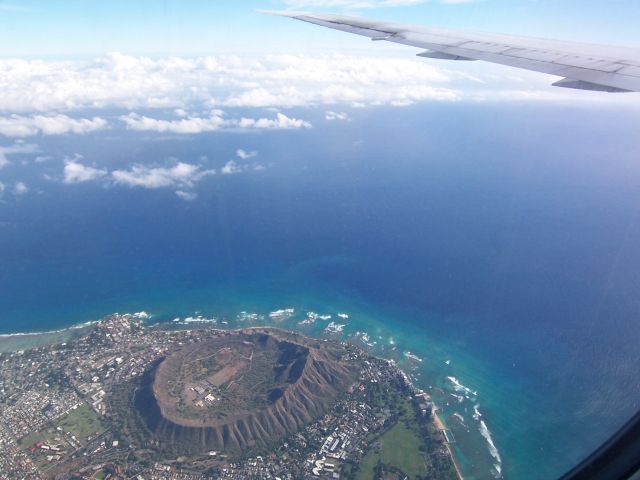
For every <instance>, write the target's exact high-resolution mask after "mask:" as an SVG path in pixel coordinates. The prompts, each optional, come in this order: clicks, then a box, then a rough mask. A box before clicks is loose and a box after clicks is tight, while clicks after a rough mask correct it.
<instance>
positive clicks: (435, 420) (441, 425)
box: [433, 404, 464, 480]
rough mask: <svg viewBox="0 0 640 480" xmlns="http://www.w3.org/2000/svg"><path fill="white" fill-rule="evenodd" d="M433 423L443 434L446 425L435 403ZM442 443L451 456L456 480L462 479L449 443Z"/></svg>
mask: <svg viewBox="0 0 640 480" xmlns="http://www.w3.org/2000/svg"><path fill="white" fill-rule="evenodd" d="M433 423H434V425H435V426H436V428H437V429H438V430H439V431H440V432H442V434H443V435H444V431H445V430H446V429H447V427H446V426H445V424H444V422H443V421H442V419H441V418H440V416H439V415H438V406H437V405H435V404H434V408H433ZM444 444H445V446H446V447H447V451H448V452H449V457H450V458H451V462H452V463H453V467H454V468H455V469H456V474H457V475H458V480H464V476H463V475H462V471H461V470H460V466H459V465H458V462H456V456H455V455H454V453H453V449H452V448H451V445H450V444H449V442H448V441H445V442H444Z"/></svg>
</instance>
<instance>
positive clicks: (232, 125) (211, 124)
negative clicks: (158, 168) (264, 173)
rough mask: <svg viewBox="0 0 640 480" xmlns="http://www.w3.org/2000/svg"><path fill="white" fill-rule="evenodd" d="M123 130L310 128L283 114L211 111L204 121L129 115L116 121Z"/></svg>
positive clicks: (301, 121)
mask: <svg viewBox="0 0 640 480" xmlns="http://www.w3.org/2000/svg"><path fill="white" fill-rule="evenodd" d="M120 119H121V120H122V121H123V122H125V124H126V125H127V128H128V129H130V130H137V131H152V132H164V133H166V132H169V133H177V134H196V133H204V132H215V131H218V130H222V129H242V130H249V129H258V130H262V129H270V130H286V129H296V128H311V124H310V123H309V122H307V121H304V120H299V119H295V118H289V117H287V116H286V115H284V114H283V113H278V114H276V118H274V119H269V118H259V119H254V118H244V117H243V118H240V119H227V118H224V112H221V111H220V110H214V111H213V112H212V113H211V115H209V116H208V117H193V116H191V117H188V118H180V119H177V120H161V119H156V118H151V117H147V116H143V115H138V114H137V113H130V114H129V115H125V116H122V117H120Z"/></svg>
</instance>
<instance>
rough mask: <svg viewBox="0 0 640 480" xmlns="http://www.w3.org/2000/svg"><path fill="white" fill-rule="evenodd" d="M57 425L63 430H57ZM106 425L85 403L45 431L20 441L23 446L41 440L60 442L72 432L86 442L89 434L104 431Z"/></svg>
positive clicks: (49, 442)
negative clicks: (65, 435)
mask: <svg viewBox="0 0 640 480" xmlns="http://www.w3.org/2000/svg"><path fill="white" fill-rule="evenodd" d="M56 427H60V428H62V432H60V431H58V430H56ZM104 429H105V428H104V425H103V423H102V421H101V420H100V418H99V417H98V415H97V414H96V413H95V412H94V411H93V410H92V409H91V407H89V405H87V404H86V403H83V404H82V405H80V406H79V407H78V408H76V409H75V410H71V412H69V413H68V414H67V415H65V416H64V417H62V418H61V419H60V420H58V421H57V422H56V423H55V424H54V425H52V426H49V428H46V429H45V430H43V431H40V432H33V433H31V434H29V435H27V436H26V437H24V438H23V439H22V440H21V441H20V445H21V446H23V447H29V446H31V445H33V444H34V443H36V442H37V441H39V440H42V441H44V442H45V443H48V444H58V443H60V441H61V439H62V437H63V434H66V433H67V432H70V433H71V434H72V435H74V436H75V437H76V438H77V440H78V441H79V442H80V443H82V444H84V443H86V441H87V437H88V436H89V435H91V436H94V435H96V434H97V433H100V432H103V431H104Z"/></svg>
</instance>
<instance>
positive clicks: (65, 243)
mask: <svg viewBox="0 0 640 480" xmlns="http://www.w3.org/2000/svg"><path fill="white" fill-rule="evenodd" d="M351 113H352V122H348V123H345V124H340V125H336V124H330V125H326V124H322V122H321V120H320V119H321V118H322V112H320V113H318V112H316V113H315V115H317V116H318V118H315V119H314V118H311V117H312V116H313V115H314V113H313V112H311V111H304V112H297V113H296V115H298V117H304V118H307V117H309V118H310V119H311V120H313V121H314V122H315V123H314V124H316V125H319V126H318V127H317V128H314V129H311V130H309V131H304V132H278V133H277V134H273V135H272V134H269V135H253V136H250V137H245V136H242V137H241V136H238V135H235V134H222V133H220V134H211V135H202V136H197V137H189V138H188V139H185V138H184V137H181V138H164V137H162V138H160V137H158V138H155V137H153V136H152V137H141V136H139V135H136V134H135V133H132V132H125V131H122V132H120V131H113V132H109V135H106V134H96V135H92V136H87V137H82V138H81V139H78V138H76V137H73V138H72V137H58V138H51V139H46V140H45V139H43V142H42V143H43V144H42V145H41V148H42V149H43V150H46V151H47V152H50V153H51V154H52V155H54V156H56V155H57V154H59V156H60V158H62V156H63V155H64V154H67V153H68V152H69V150H71V151H73V152H79V153H81V154H83V155H84V156H85V158H88V159H91V162H92V163H95V165H96V166H98V167H100V166H104V167H105V168H106V167H107V166H108V168H109V169H113V168H118V167H119V166H128V165H130V164H131V163H145V162H146V163H153V162H156V161H157V159H158V158H168V157H175V158H181V159H201V158H202V157H203V156H204V155H207V158H209V159H211V160H207V162H209V163H208V164H206V165H204V168H219V167H220V163H221V164H224V162H226V161H227V160H228V155H230V154H233V152H235V149H236V148H239V147H243V148H245V149H248V150H256V151H259V152H260V153H259V157H258V158H260V160H261V161H262V162H263V163H264V164H265V165H268V166H269V168H267V169H266V170H264V171H263V172H260V173H259V174H258V173H256V174H251V175H248V174H247V175H237V176H225V177H223V176H212V177H207V178H206V180H203V181H202V182H201V183H200V184H199V186H198V189H197V192H196V193H198V198H197V199H196V200H195V201H193V202H184V201H182V200H180V199H178V198H177V196H176V195H175V193H174V192H173V191H169V190H163V189H158V190H140V189H125V188H116V187H113V186H112V187H108V188H105V187H103V186H99V185H95V184H91V183H89V184H81V185H73V186H69V185H62V184H60V182H55V181H44V180H43V178H44V177H43V175H45V174H46V175H48V176H49V178H55V177H56V175H58V176H59V170H60V169H61V168H62V164H61V161H60V162H56V161H51V162H48V163H45V164H43V165H35V164H33V165H30V166H18V165H12V166H10V167H7V168H6V169H4V170H3V174H11V171H10V170H7V169H11V168H14V167H15V168H22V169H23V170H20V172H21V173H20V174H21V175H27V176H25V177H22V178H23V179H24V180H25V181H27V182H28V183H29V184H30V185H31V186H32V188H33V191H34V192H39V193H37V194H34V195H31V196H26V197H22V198H20V199H18V200H16V201H12V202H5V203H0V266H1V267H0V332H4V333H12V332H29V331H45V330H55V329H59V328H64V327H67V326H69V325H73V324H79V323H82V322H85V321H89V320H96V319H98V318H100V317H101V316H103V315H106V314H109V313H112V312H114V311H119V312H135V311H140V310H146V311H149V312H151V313H152V314H153V315H154V317H153V321H171V320H172V319H174V318H175V317H181V318H185V317H188V316H194V315H196V312H201V314H202V315H205V316H215V317H216V318H218V319H219V320H220V321H222V320H224V321H229V322H232V321H234V319H235V318H236V316H237V314H238V313H239V312H240V311H243V310H244V311H252V312H256V313H259V314H262V315H267V317H265V319H266V318H268V313H269V312H272V311H274V310H277V309H282V308H286V307H292V308H294V309H295V312H296V316H295V317H293V318H291V319H290V320H289V321H288V323H287V322H284V325H285V326H290V327H293V328H302V329H304V331H306V332H307V333H310V334H319V333H320V332H321V331H322V330H323V329H324V327H326V321H321V320H317V321H316V323H315V324H314V325H313V326H301V327H299V326H298V325H297V324H298V322H299V321H302V320H303V319H304V318H305V315H306V312H309V311H314V312H317V313H319V314H327V315H329V314H330V315H332V319H331V320H332V321H336V322H338V323H340V324H342V323H344V324H345V327H344V332H343V334H344V335H346V336H351V337H352V338H354V339H356V337H355V335H356V334H357V332H366V333H367V334H368V335H369V338H370V342H369V343H372V342H373V341H375V342H376V343H375V345H374V346H373V347H372V348H373V349H374V351H375V352H376V353H380V354H381V355H385V356H389V357H395V358H398V360H402V362H403V364H404V366H405V368H406V369H407V370H408V371H409V372H410V373H411V374H412V375H414V376H415V377H416V379H417V381H418V382H419V383H420V385H422V386H424V388H429V389H430V391H432V392H433V394H434V396H435V397H436V398H437V400H438V403H439V404H440V406H441V407H442V409H443V417H444V418H445V421H446V422H447V425H448V427H449V428H450V429H451V430H452V432H453V434H454V436H455V438H456V440H457V443H456V448H457V450H458V456H459V459H460V463H461V464H462V465H463V468H464V470H465V472H466V473H468V476H469V477H470V478H478V479H484V478H493V476H494V475H495V474H497V471H496V465H498V466H500V467H501V469H502V472H503V474H504V476H505V477H506V478H512V479H548V478H554V477H557V476H559V475H560V474H561V473H563V472H564V471H565V470H567V469H569V468H570V467H571V466H573V464H575V462H577V461H579V460H580V459H581V458H583V457H584V456H585V455H586V454H587V453H589V452H590V451H591V450H592V449H593V448H595V447H596V446H597V445H598V444H599V443H601V442H602V441H603V440H604V439H605V438H606V437H608V436H609V435H610V434H611V433H613V431H614V430H615V429H616V428H617V427H618V426H620V425H622V423H623V422H624V421H625V420H626V419H627V418H629V417H630V416H631V415H632V414H633V413H634V412H635V411H636V410H637V409H638V408H639V399H640V383H639V381H638V377H637V367H638V365H640V352H639V351H638V349H637V345H638V343H639V342H640V329H638V327H637V318H639V316H640V302H638V299H639V298H640V268H638V267H640V249H639V248H638V245H640V222H639V219H640V212H639V208H638V202H637V197H638V195H637V193H638V187H637V185H638V182H637V178H640V166H639V165H638V163H637V155H635V153H634V152H638V151H640V143H639V142H640V140H638V137H637V135H635V131H634V128H633V126H634V125H637V124H638V123H639V122H640V118H637V114H635V113H629V112H627V111H608V110H606V109H604V108H598V109H595V108H594V109H589V108H580V109H575V108H569V107H567V108H557V107H550V106H546V107H531V106H523V105H519V106H517V107H515V106H511V107H504V106H491V105H482V106H473V105H460V106H451V105H447V106H446V108H444V107H440V106H437V105H429V106H428V107H425V106H423V107H419V108H418V107H416V108H408V109H379V110H367V111H366V112H358V111H354V112H351ZM634 115H635V116H634ZM585 119H589V121H585ZM623 120H624V121H623ZM567 125H571V126H572V128H571V129H567V128H565V127H566V126H567ZM329 140H330V141H329ZM56 158H57V157H56ZM198 161H203V162H204V160H198ZM216 162H218V163H216ZM30 169H31V170H30ZM28 175H30V176H28ZM38 182H40V183H38ZM340 312H342V313H346V314H349V319H348V320H345V321H343V322H341V321H339V320H337V318H336V315H337V314H338V313H340ZM361 336H362V335H361V334H360V336H359V338H360V340H358V341H361ZM391 339H393V344H392V343H391ZM5 340H6V339H5ZM356 340H357V339H356ZM394 347H395V350H394ZM407 352H410V353H411V354H413V355H416V356H417V357H418V358H420V359H422V362H420V361H419V360H416V359H412V358H411V357H407V356H405V353H407ZM449 377H451V378H449ZM465 388H466V389H468V390H465ZM472 392H475V393H472ZM476 409H477V411H476ZM478 412H479V413H478ZM454 414H457V415H454ZM483 422H484V424H483ZM483 425H484V426H483ZM483 434H484V435H483ZM489 439H490V440H491V442H492V443H493V444H494V446H495V448H496V450H494V451H493V452H492V449H491V448H490V445H491V444H490V443H489ZM492 453H493V455H492ZM498 457H499V460H500V461H498Z"/></svg>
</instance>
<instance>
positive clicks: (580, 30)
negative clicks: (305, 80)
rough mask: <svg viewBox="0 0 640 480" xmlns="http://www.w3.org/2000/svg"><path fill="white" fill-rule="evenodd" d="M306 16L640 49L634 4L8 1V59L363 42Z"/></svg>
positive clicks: (638, 9)
mask: <svg viewBox="0 0 640 480" xmlns="http://www.w3.org/2000/svg"><path fill="white" fill-rule="evenodd" d="M258 9H303V10H309V11H314V10H317V11H331V12H337V13H349V14H360V15H365V16H369V17H372V18H381V19H390V20H397V21H403V22H416V23H424V24H431V25H440V26H445V27H452V28H456V27H457V28H468V29H475V30H481V31H482V30H487V31H496V32H504V33H514V34H524V35H535V36H543V37H551V38H559V39H568V40H570V39H575V40H582V41H593V42H601V43H611V44H630V45H633V44H635V45H640V33H639V32H638V29H637V18H639V16H640V4H639V3H638V2H637V1H634V0H607V1H606V2H603V1H601V0H598V1H594V0H475V1H474V0H261V1H255V0H249V1H241V2H238V1H219V0H216V1H210V0H209V1H206V0H187V1H179V0H153V1H152V0H140V1H136V2H130V1H123V0H113V1H109V2H99V1H95V0H89V1H87V0H60V1H56V2H50V1H43V0H40V1H38V0H27V1H20V0H15V1H6V2H0V22H2V24H3V27H2V28H1V29H0V45H1V46H2V47H1V48H0V56H4V57H10V56H43V55H52V56H61V55H62V56H79V55H97V54H102V53H106V52H112V51H118V52H122V53H130V54H156V55H158V54H159V55H163V54H168V53H171V54H184V55H192V54H203V53H223V52H225V53H229V52H236V53H237V52H265V51H269V52H272V53H273V52H282V51H287V52H291V51H305V52H308V51H315V50H317V49H318V48H336V47H340V48H342V49H344V48H354V49H357V48H363V47H364V44H363V40H362V39H357V38H349V37H348V36H347V35H336V34H335V32H334V33H331V32H323V31H321V30H310V29H309V28H308V26H305V25H296V24H286V23H285V22H284V21H283V19H278V18H269V17H265V16H262V15H260V14H258V13H256V11H257V10H258Z"/></svg>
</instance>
